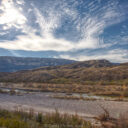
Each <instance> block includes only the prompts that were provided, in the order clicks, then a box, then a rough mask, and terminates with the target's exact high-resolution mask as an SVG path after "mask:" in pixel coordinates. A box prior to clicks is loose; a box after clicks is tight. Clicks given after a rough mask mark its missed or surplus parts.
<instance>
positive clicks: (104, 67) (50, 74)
mask: <svg viewBox="0 0 128 128" xmlns="http://www.w3.org/2000/svg"><path fill="white" fill-rule="evenodd" d="M0 81H1V82H2V81H6V82H38V83H62V84H63V83H80V84H97V83H98V84H99V83H102V84H106V83H107V84H123V83H127V82H128V63H125V64H113V63H111V62H109V61H107V60H92V61H84V62H75V63H73V64H69V65H64V66H52V67H42V68H39V69H34V70H29V71H19V72H15V73H9V74H8V75H7V74H6V77H5V76H3V77H2V76H1V78H0Z"/></svg>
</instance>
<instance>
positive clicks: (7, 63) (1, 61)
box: [0, 56, 75, 72]
mask: <svg viewBox="0 0 128 128" xmlns="http://www.w3.org/2000/svg"><path fill="white" fill-rule="evenodd" d="M74 62H75V61H73V60H66V59H55V58H23V57H9V56H1V57H0V72H15V71H19V70H29V69H35V68H39V67H46V66H58V65H65V64H71V63H74Z"/></svg>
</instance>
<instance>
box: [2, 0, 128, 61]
mask: <svg viewBox="0 0 128 128" xmlns="http://www.w3.org/2000/svg"><path fill="white" fill-rule="evenodd" d="M0 56H21V57H50V58H51V57H54V58H66V59H74V60H91V59H108V60H110V61H112V62H128V0H0Z"/></svg>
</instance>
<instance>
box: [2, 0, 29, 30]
mask: <svg viewBox="0 0 128 128" xmlns="http://www.w3.org/2000/svg"><path fill="white" fill-rule="evenodd" d="M0 10H1V11H2V13H1V14H0V25H3V29H4V30H7V29H10V28H11V27H16V28H21V27H23V26H22V25H23V24H25V23H26V21H27V19H26V18H25V16H24V15H23V14H22V13H21V12H20V11H19V10H18V8H16V7H15V6H14V3H13V1H12V0H3V1H2V3H1V8H0Z"/></svg>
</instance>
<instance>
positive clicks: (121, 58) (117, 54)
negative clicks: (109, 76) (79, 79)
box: [55, 49, 128, 63]
mask: <svg viewBox="0 0 128 128" xmlns="http://www.w3.org/2000/svg"><path fill="white" fill-rule="evenodd" d="M127 53H128V50H122V49H114V50H109V51H107V52H103V53H101V54H93V55H77V54H76V55H74V56H72V55H69V54H67V55H60V56H59V58H65V59H73V60H79V61H85V60H94V59H107V60H110V61H111V62H115V63H116V62H117V63H119V62H120V63H123V62H128V54H127ZM55 58H56V57H55ZM57 58H58V56H57Z"/></svg>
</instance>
